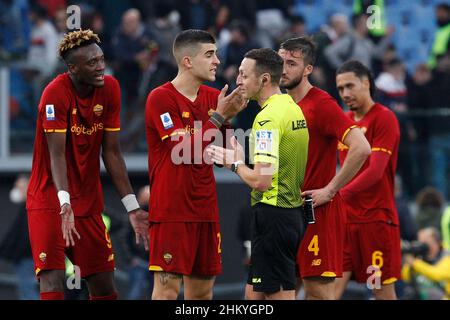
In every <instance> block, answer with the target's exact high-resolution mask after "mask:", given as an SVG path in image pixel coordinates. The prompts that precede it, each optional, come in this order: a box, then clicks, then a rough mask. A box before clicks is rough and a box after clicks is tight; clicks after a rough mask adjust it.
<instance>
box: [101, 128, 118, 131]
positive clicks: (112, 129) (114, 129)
mask: <svg viewBox="0 0 450 320" xmlns="http://www.w3.org/2000/svg"><path fill="white" fill-rule="evenodd" d="M105 131H120V128H105Z"/></svg>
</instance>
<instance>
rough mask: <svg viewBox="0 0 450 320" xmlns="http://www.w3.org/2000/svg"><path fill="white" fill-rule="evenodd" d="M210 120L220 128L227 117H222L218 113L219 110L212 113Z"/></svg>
mask: <svg viewBox="0 0 450 320" xmlns="http://www.w3.org/2000/svg"><path fill="white" fill-rule="evenodd" d="M209 120H210V121H211V122H212V123H213V124H214V125H215V126H216V127H217V128H220V127H221V126H222V125H223V123H224V122H225V118H224V117H222V116H221V115H220V114H218V113H217V112H213V114H212V115H211V117H210V118H209Z"/></svg>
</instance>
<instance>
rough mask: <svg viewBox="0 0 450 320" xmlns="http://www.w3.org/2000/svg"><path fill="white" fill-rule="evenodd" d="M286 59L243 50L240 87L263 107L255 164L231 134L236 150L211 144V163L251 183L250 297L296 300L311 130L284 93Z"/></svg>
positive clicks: (253, 141)
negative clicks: (302, 191) (302, 188)
mask: <svg viewBox="0 0 450 320" xmlns="http://www.w3.org/2000/svg"><path fill="white" fill-rule="evenodd" d="M282 72H283V60H282V59H281V57H280V56H279V55H278V54H277V53H276V52H275V51H273V50H272V49H254V50H250V51H249V52H247V53H246V54H245V58H244V59H243V60H242V63H241V65H240V67H239V75H238V77H237V81H236V83H237V85H238V88H239V89H240V90H241V92H242V95H243V96H244V98H246V99H252V100H256V101H257V102H258V104H259V106H260V107H261V111H260V112H259V113H258V115H257V116H256V118H255V120H254V122H253V128H252V136H251V139H250V145H251V152H250V153H252V154H253V162H254V168H253V169H251V168H249V167H247V166H246V165H245V164H244V153H243V150H242V147H241V146H240V145H239V144H238V142H237V140H236V139H235V138H234V137H233V138H232V140H231V141H232V143H231V144H232V147H233V148H232V149H224V148H221V147H216V146H211V147H210V148H208V151H209V153H210V154H211V156H212V159H213V161H215V162H216V163H219V164H225V165H226V167H228V168H230V169H231V170H232V171H233V172H235V173H237V175H239V177H240V178H241V179H242V180H243V181H244V182H245V183H246V184H247V185H249V186H250V187H251V188H252V189H253V190H252V192H251V205H252V211H253V212H252V222H251V224H252V231H251V242H252V252H251V258H250V260H251V262H250V271H249V276H248V281H247V286H246V293H245V295H246V298H247V299H258V300H260V299H277V300H281V299H282V300H294V299H295V258H296V254H297V249H298V245H299V243H300V240H301V238H302V236H303V231H304V222H303V218H302V211H301V209H300V207H301V205H302V202H303V201H302V198H301V197H300V186H301V185H302V183H303V177H304V174H305V167H306V159H307V157H308V140H309V139H308V130H307V126H306V121H305V118H304V116H303V113H302V111H301V109H300V108H299V107H298V106H297V105H296V103H295V102H294V100H292V98H291V97H290V96H289V95H287V94H282V93H281V90H280V87H279V82H280V77H281V74H282Z"/></svg>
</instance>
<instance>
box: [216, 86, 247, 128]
mask: <svg viewBox="0 0 450 320" xmlns="http://www.w3.org/2000/svg"><path fill="white" fill-rule="evenodd" d="M227 91H228V85H227V84H226V85H225V86H224V87H223V88H222V90H221V91H220V94H219V98H218V100H217V109H216V111H217V112H218V113H219V114H220V115H221V116H222V117H224V118H225V119H226V120H228V119H231V118H233V117H234V116H235V115H236V114H238V113H239V112H241V111H242V110H243V109H244V108H245V107H246V106H247V102H248V101H247V100H245V99H244V98H243V97H242V94H241V93H240V90H239V87H237V88H236V89H234V90H233V91H232V92H231V93H230V94H229V95H227V96H225V94H226V92H227Z"/></svg>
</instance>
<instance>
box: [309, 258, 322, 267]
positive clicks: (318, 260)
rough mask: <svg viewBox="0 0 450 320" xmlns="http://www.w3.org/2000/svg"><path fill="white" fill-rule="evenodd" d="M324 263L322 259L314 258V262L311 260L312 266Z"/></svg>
mask: <svg viewBox="0 0 450 320" xmlns="http://www.w3.org/2000/svg"><path fill="white" fill-rule="evenodd" d="M321 263H322V259H314V260H313V261H312V262H311V266H313V267H314V266H320V264H321Z"/></svg>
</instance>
